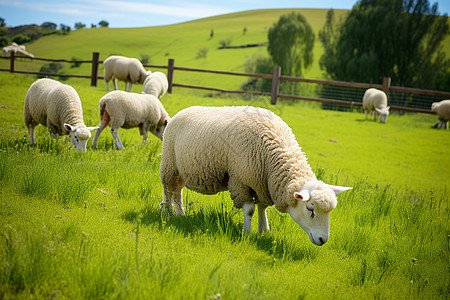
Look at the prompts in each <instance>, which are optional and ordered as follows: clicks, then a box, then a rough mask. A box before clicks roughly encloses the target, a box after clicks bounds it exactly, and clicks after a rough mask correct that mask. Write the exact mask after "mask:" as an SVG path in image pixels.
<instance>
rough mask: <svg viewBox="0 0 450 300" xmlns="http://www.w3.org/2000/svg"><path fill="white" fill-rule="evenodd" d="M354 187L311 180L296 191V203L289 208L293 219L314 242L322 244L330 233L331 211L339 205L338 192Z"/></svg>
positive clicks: (318, 244) (288, 210)
mask: <svg viewBox="0 0 450 300" xmlns="http://www.w3.org/2000/svg"><path fill="white" fill-rule="evenodd" d="M349 189H352V188H351V187H341V186H333V185H328V184H325V183H323V182H322V181H310V182H307V183H305V184H304V185H303V186H302V188H301V189H300V190H299V191H297V192H294V195H292V197H294V198H295V200H296V201H295V202H294V205H290V206H289V207H288V208H287V210H286V211H287V212H288V213H289V215H290V216H291V218H292V219H294V221H295V222H296V223H297V224H298V225H299V226H300V227H301V228H302V229H303V230H304V231H305V232H306V233H307V234H308V236H309V239H310V241H311V242H312V243H314V244H315V245H317V246H322V245H323V244H325V243H326V242H327V241H328V237H329V235H330V212H331V210H333V209H334V208H335V207H336V205H337V198H336V194H339V193H341V192H343V191H346V190H349Z"/></svg>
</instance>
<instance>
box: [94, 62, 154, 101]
mask: <svg viewBox="0 0 450 300" xmlns="http://www.w3.org/2000/svg"><path fill="white" fill-rule="evenodd" d="M103 66H104V68H105V81H106V90H107V91H109V81H110V80H111V79H113V82H114V88H115V89H116V90H117V80H123V81H125V91H126V90H127V83H130V86H129V87H128V92H131V86H132V84H133V83H140V84H142V83H144V80H145V78H146V77H147V75H149V74H150V73H151V71H146V70H145V69H144V66H143V65H142V63H141V62H140V61H139V60H138V59H136V58H129V57H124V56H118V55H112V56H109V57H108V58H107V59H105V61H104V62H103Z"/></svg>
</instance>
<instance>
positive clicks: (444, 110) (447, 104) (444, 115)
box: [431, 100, 450, 129]
mask: <svg viewBox="0 0 450 300" xmlns="http://www.w3.org/2000/svg"><path fill="white" fill-rule="evenodd" d="M431 111H432V112H434V113H436V114H437V115H438V117H439V120H438V122H437V123H436V124H435V125H434V126H433V128H441V127H442V126H443V127H444V128H445V129H448V121H450V100H442V101H441V102H433V104H431Z"/></svg>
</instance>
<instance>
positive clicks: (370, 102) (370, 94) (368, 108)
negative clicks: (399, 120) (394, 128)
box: [363, 88, 389, 123]
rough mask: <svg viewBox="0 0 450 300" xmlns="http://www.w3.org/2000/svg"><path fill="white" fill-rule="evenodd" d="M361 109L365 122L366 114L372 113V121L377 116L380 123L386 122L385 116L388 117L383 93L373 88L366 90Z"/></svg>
mask: <svg viewBox="0 0 450 300" xmlns="http://www.w3.org/2000/svg"><path fill="white" fill-rule="evenodd" d="M363 107H364V112H365V113H366V120H367V113H369V114H370V113H373V114H374V118H373V120H374V121H376V120H377V117H378V114H379V115H380V122H381V123H386V121H387V120H386V118H387V116H389V106H387V96H386V93H385V92H383V91H381V90H377V89H374V88H371V89H368V90H367V91H366V92H365V93H364V97H363Z"/></svg>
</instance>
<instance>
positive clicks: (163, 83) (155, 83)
mask: <svg viewBox="0 0 450 300" xmlns="http://www.w3.org/2000/svg"><path fill="white" fill-rule="evenodd" d="M168 87H169V82H168V81H167V77H166V75H165V74H164V73H162V72H154V73H151V74H150V75H149V76H147V78H145V81H144V88H143V89H144V93H146V94H150V95H153V96H155V97H157V98H161V97H162V96H164V94H165V93H166V92H167V89H168Z"/></svg>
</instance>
